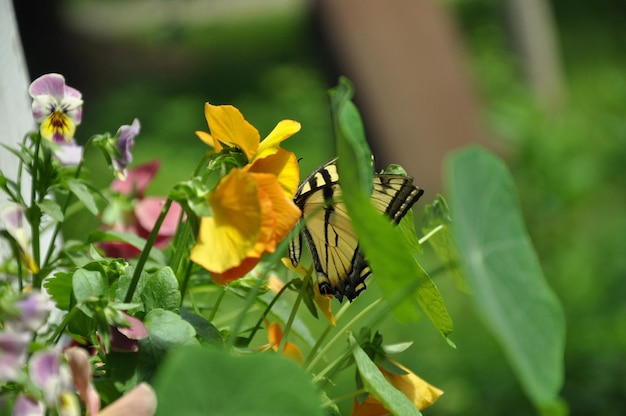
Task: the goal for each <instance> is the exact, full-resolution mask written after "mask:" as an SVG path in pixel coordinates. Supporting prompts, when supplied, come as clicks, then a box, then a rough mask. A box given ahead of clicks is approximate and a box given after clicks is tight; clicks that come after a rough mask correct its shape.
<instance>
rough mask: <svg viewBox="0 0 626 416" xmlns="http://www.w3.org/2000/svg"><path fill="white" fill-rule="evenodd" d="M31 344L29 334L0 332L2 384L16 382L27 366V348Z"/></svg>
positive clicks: (0, 381)
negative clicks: (21, 371) (23, 368)
mask: <svg viewBox="0 0 626 416" xmlns="http://www.w3.org/2000/svg"><path fill="white" fill-rule="evenodd" d="M29 342H30V334H28V333H27V332H16V331H2V332H0V351H2V353H1V354H0V383H5V382H7V381H14V380H15V378H16V376H17V375H18V374H19V372H20V370H21V369H22V367H23V366H24V364H26V358H27V350H26V347H27V346H28V343H29Z"/></svg>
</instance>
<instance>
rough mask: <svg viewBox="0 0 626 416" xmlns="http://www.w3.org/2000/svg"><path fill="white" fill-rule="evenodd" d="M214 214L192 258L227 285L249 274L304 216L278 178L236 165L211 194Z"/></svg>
mask: <svg viewBox="0 0 626 416" xmlns="http://www.w3.org/2000/svg"><path fill="white" fill-rule="evenodd" d="M208 202H209V205H210V206H211V210H212V211H213V216H212V217H202V218H201V220H200V230H199V232H198V237H197V241H196V245H195V246H194V247H193V248H192V250H191V260H192V261H193V262H195V263H197V264H199V265H201V266H202V267H204V268H205V269H207V270H208V271H210V272H211V275H212V276H213V279H214V280H215V281H216V282H217V283H219V284H225V283H227V282H229V281H231V280H235V279H238V278H240V277H242V276H244V275H245V274H246V273H248V272H249V271H250V270H252V269H253V268H254V266H256V264H257V263H258V262H259V261H260V260H261V256H262V255H263V253H266V252H267V253H273V252H274V250H275V249H276V245H277V244H278V242H279V241H281V240H282V239H283V238H285V237H286V236H287V234H288V233H289V230H291V228H292V227H293V226H294V225H295V223H296V222H297V221H298V219H299V218H300V210H299V209H298V207H297V206H296V205H295V204H294V203H293V201H292V200H291V198H289V197H288V196H286V195H285V193H284V191H283V189H282V188H281V186H280V184H279V183H278V180H277V177H276V176H275V175H274V174H271V173H253V172H249V171H246V170H243V169H233V170H231V171H230V172H229V173H228V175H226V176H225V177H224V178H222V179H221V180H220V182H219V183H218V185H217V187H216V188H215V190H214V191H213V192H212V193H211V194H210V195H209V197H208Z"/></svg>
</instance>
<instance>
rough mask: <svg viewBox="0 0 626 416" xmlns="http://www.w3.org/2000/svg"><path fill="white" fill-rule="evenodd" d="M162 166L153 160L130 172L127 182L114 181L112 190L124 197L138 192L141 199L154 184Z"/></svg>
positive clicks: (159, 162)
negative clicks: (153, 180)
mask: <svg viewBox="0 0 626 416" xmlns="http://www.w3.org/2000/svg"><path fill="white" fill-rule="evenodd" d="M160 166H161V161H160V160H153V161H151V162H148V163H144V164H143V165H140V166H137V167H136V168H133V169H131V170H129V171H128V175H127V176H126V180H125V181H122V180H118V179H116V180H114V181H113V183H112V184H111V190H112V191H114V192H118V193H120V194H122V195H132V194H133V193H135V192H136V193H137V196H138V197H141V196H143V193H144V192H145V190H146V188H147V187H148V185H150V183H151V182H152V179H153V178H154V175H156V173H157V171H158V170H159V167H160Z"/></svg>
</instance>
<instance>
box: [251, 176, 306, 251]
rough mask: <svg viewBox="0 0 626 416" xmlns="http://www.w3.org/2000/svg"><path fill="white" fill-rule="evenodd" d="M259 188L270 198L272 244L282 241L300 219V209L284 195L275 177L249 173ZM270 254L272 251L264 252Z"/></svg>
mask: <svg viewBox="0 0 626 416" xmlns="http://www.w3.org/2000/svg"><path fill="white" fill-rule="evenodd" d="M251 175H252V176H253V177H254V178H255V180H256V181H257V184H258V185H259V188H260V189H261V190H262V192H264V193H265V194H266V195H267V197H269V198H270V200H271V203H272V211H273V218H274V232H273V240H274V244H276V243H277V242H279V241H281V240H283V239H284V238H285V237H286V236H287V234H288V233H289V231H291V229H292V228H293V226H294V225H296V222H297V221H298V220H299V219H300V216H301V214H302V213H301V211H300V208H298V206H297V205H296V204H295V203H294V202H293V200H292V199H291V198H289V197H287V196H286V195H285V193H284V192H283V189H282V187H281V186H280V183H279V182H278V179H277V178H276V176H274V175H272V174H269V173H251ZM266 251H268V252H270V253H272V252H273V251H274V248H272V250H266Z"/></svg>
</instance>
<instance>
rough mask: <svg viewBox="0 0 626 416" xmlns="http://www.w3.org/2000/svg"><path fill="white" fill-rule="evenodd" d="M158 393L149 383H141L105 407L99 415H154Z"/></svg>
mask: <svg viewBox="0 0 626 416" xmlns="http://www.w3.org/2000/svg"><path fill="white" fill-rule="evenodd" d="M156 407H157V397H156V393H155V392H154V390H153V389H152V387H150V385H149V384H147V383H141V384H139V385H138V386H137V387H135V388H134V389H132V390H131V391H130V392H129V393H127V394H125V395H123V396H122V397H120V398H119V399H117V400H116V401H114V402H113V403H111V404H110V405H109V406H107V407H106V408H104V409H103V410H102V412H100V413H98V416H119V415H134V416H152V415H153V414H154V412H155V411H156Z"/></svg>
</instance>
